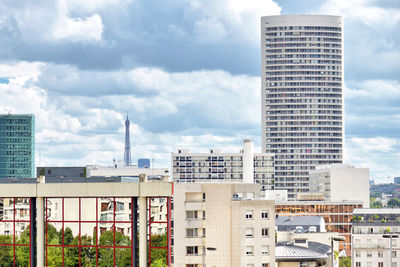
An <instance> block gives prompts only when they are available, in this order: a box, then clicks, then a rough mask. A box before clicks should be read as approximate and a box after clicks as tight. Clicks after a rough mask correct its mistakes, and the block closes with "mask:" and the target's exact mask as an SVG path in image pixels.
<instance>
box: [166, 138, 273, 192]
mask: <svg viewBox="0 0 400 267" xmlns="http://www.w3.org/2000/svg"><path fill="white" fill-rule="evenodd" d="M171 162H172V170H173V180H174V182H178V183H182V182H202V183H207V182H212V183H215V182H216V181H219V182H230V183H235V182H239V183H242V182H244V183H253V182H256V183H258V184H261V188H262V190H270V189H274V182H275V181H274V155H272V154H266V153H254V151H253V142H252V141H251V140H248V139H245V140H244V141H243V149H242V150H241V151H240V152H239V153H225V152H222V151H221V150H219V149H211V150H210V153H190V152H189V150H188V149H179V150H178V153H172V155H171Z"/></svg>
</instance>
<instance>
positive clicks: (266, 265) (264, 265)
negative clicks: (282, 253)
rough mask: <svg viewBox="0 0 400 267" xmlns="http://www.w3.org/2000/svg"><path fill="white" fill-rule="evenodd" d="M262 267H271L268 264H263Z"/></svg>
mask: <svg viewBox="0 0 400 267" xmlns="http://www.w3.org/2000/svg"><path fill="white" fill-rule="evenodd" d="M261 267H269V264H268V263H263V264H262V265H261Z"/></svg>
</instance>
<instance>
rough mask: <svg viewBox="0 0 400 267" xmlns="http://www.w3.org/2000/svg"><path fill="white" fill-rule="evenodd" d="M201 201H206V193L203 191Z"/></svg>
mask: <svg viewBox="0 0 400 267" xmlns="http://www.w3.org/2000/svg"><path fill="white" fill-rule="evenodd" d="M203 201H206V193H203Z"/></svg>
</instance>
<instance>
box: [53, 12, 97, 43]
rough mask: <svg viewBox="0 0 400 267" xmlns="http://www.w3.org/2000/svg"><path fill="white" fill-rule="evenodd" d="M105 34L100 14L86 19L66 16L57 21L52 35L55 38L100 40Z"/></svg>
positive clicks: (73, 40)
mask: <svg viewBox="0 0 400 267" xmlns="http://www.w3.org/2000/svg"><path fill="white" fill-rule="evenodd" d="M102 34H103V23H102V20H101V17H100V16H99V15H98V14H94V15H92V16H90V17H87V18H85V19H81V18H71V17H68V16H64V17H61V18H59V19H58V21H57V22H56V23H55V25H54V28H53V31H52V37H53V38H54V39H55V40H69V41H72V42H80V41H100V40H101V37H102Z"/></svg>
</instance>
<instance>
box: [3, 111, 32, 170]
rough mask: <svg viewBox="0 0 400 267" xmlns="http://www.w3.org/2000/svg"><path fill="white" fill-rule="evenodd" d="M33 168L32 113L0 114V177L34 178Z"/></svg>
mask: <svg viewBox="0 0 400 267" xmlns="http://www.w3.org/2000/svg"><path fill="white" fill-rule="evenodd" d="M34 169H35V118H34V115H31V114H20V115H15V114H2V115H0V178H8V177H10V178H34V177H35V174H34Z"/></svg>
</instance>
